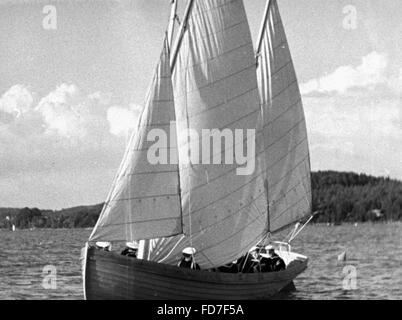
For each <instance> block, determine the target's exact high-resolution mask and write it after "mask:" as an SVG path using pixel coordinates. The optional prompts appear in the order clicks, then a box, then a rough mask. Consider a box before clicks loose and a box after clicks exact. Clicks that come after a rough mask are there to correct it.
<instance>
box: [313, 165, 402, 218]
mask: <svg viewBox="0 0 402 320" xmlns="http://www.w3.org/2000/svg"><path fill="white" fill-rule="evenodd" d="M312 188H313V211H320V212H321V214H320V215H319V216H318V218H317V219H316V221H317V222H330V223H339V222H365V221H377V220H387V221H396V220H402V182H401V181H397V180H392V179H390V178H376V177H372V176H367V175H365V174H355V173H346V172H333V171H325V172H316V173H313V175H312Z"/></svg>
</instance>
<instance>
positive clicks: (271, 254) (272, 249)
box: [265, 245, 275, 256]
mask: <svg viewBox="0 0 402 320" xmlns="http://www.w3.org/2000/svg"><path fill="white" fill-rule="evenodd" d="M265 250H266V252H267V253H268V255H270V256H273V255H274V254H275V249H274V247H273V246H271V245H268V246H266V247H265Z"/></svg>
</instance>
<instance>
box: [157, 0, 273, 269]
mask: <svg viewBox="0 0 402 320" xmlns="http://www.w3.org/2000/svg"><path fill="white" fill-rule="evenodd" d="M255 68H256V61H255V53H254V49H253V45H252V39H251V35H250V30H249V25H248V21H247V17H246V13H245V10H244V6H243V2H242V1H241V0H195V1H194V3H193V7H192V10H191V13H190V16H189V20H188V27H187V31H186V33H185V34H184V38H183V40H182V44H181V47H180V49H179V52H178V56H177V61H176V64H175V69H174V72H173V79H174V81H173V83H174V91H175V107H176V116H177V121H178V136H179V158H180V163H181V164H180V177H181V183H180V184H181V189H182V209H183V232H184V235H185V237H183V236H178V237H175V238H171V239H162V240H160V241H159V243H154V244H153V245H156V247H155V248H154V250H153V252H152V253H151V256H150V258H151V259H152V260H155V261H160V262H164V263H172V264H173V263H177V261H178V259H179V258H180V255H181V251H182V249H183V248H184V247H186V246H193V247H195V248H196V249H197V263H199V264H200V266H201V267H202V268H204V269H205V268H211V267H217V266H220V265H222V264H225V263H228V262H230V261H233V260H235V259H237V258H239V256H240V255H241V254H242V253H244V252H247V251H248V250H249V249H250V248H251V247H252V246H253V245H254V244H255V243H256V242H258V241H259V240H260V239H261V238H262V237H263V236H264V234H265V233H266V231H267V199H266V190H265V188H264V180H263V175H262V174H261V172H260V171H261V166H260V163H259V162H258V161H256V167H255V171H254V172H252V173H251V174H250V175H245V176H241V175H238V174H237V171H236V169H237V168H238V167H239V165H237V164H236V162H235V163H234V164H227V163H222V164H212V163H213V156H214V154H213V151H211V153H210V154H209V155H208V156H206V155H205V153H204V154H202V155H201V154H200V155H199V157H200V160H201V158H202V159H203V161H202V163H203V164H194V163H192V164H191V165H186V164H185V163H183V161H182V160H183V159H184V158H186V157H187V155H188V152H189V151H190V149H191V152H193V150H194V149H192V148H191V147H190V140H189V139H188V129H191V130H194V131H196V132H197V133H198V136H199V137H200V139H202V138H204V137H205V135H203V132H202V130H203V129H218V130H224V129H230V130H231V131H232V132H234V131H235V130H236V129H237V130H242V131H243V133H244V141H243V139H242V140H241V141H236V142H235V143H236V144H242V143H244V149H246V147H245V145H246V131H247V129H253V130H255V131H257V130H258V126H259V125H260V124H261V109H260V102H259V97H258V84H257V78H256V72H255ZM222 141H225V140H224V139H223V140H222ZM257 149H258V146H257ZM242 150H243V148H242ZM202 151H203V152H204V151H205V150H202ZM191 152H190V153H191ZM227 152H229V153H233V145H232V148H230V147H228V146H227V145H226V150H224V152H223V153H222V159H225V155H226V153H227ZM252 158H253V159H252V160H253V161H254V160H255V152H254V153H253V157H252ZM206 160H207V162H208V160H209V162H210V163H211V164H205V163H206Z"/></svg>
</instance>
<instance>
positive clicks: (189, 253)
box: [177, 248, 201, 270]
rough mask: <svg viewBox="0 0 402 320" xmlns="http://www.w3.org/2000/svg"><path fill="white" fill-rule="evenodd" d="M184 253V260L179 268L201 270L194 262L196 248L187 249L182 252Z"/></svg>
mask: <svg viewBox="0 0 402 320" xmlns="http://www.w3.org/2000/svg"><path fill="white" fill-rule="evenodd" d="M182 253H183V258H182V259H181V261H180V262H179V264H178V265H177V266H178V267H179V268H187V269H192V270H201V268H200V266H199V265H198V264H197V263H196V262H195V260H194V255H195V253H196V250H195V249H194V248H185V249H184V250H183V251H182Z"/></svg>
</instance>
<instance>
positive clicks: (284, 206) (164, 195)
mask: <svg viewBox="0 0 402 320" xmlns="http://www.w3.org/2000/svg"><path fill="white" fill-rule="evenodd" d="M176 15H177V1H175V0H173V1H172V14H171V17H170V24H169V26H168V28H167V32H166V37H165V40H164V43H163V50H162V53H161V56H160V59H159V61H158V65H157V68H156V71H155V74H154V77H153V80H152V82H151V85H150V89H149V92H148V95H147V98H146V101H145V105H144V109H143V111H142V114H141V116H140V119H139V122H138V126H137V130H136V132H135V133H134V134H133V136H132V137H131V139H130V141H129V143H128V146H127V149H126V152H125V155H124V158H123V161H122V163H121V165H120V168H119V170H118V173H117V175H116V178H115V180H114V182H113V186H112V188H111V191H110V193H109V195H108V197H107V200H106V202H105V205H104V208H103V210H102V213H101V215H100V217H99V220H98V222H97V224H96V226H95V228H94V230H93V232H92V234H91V236H90V238H89V240H88V243H87V244H86V247H85V248H84V249H83V277H84V279H83V284H84V295H85V298H86V299H139V300H141V299H168V300H171V299H201V300H205V299H218V300H221V299H229V300H238V299H244V300H247V299H268V298H270V297H272V296H274V295H275V294H277V293H278V292H280V291H281V290H282V289H283V288H285V287H286V286H288V285H289V284H292V281H293V280H294V279H295V278H296V277H297V276H298V275H299V274H301V273H302V272H303V271H304V270H305V269H306V268H307V263H308V258H307V257H306V256H304V255H301V254H297V253H295V252H293V251H292V249H291V245H290V242H291V241H292V240H293V239H294V237H295V236H296V235H297V234H298V233H299V232H300V231H301V229H302V228H303V227H304V225H305V224H302V223H300V222H301V221H306V218H307V217H310V219H308V221H310V220H311V203H312V200H311V176H310V175H311V173H310V158H309V147H308V137H307V131H306V121H305V117H304V111H303V105H302V100H301V95H300V92H299V87H298V82H297V78H296V74H295V70H294V66H293V62H292V58H291V55H290V50H289V46H288V42H287V39H286V35H285V31H284V27H283V23H282V20H281V17H280V13H279V9H278V5H277V2H276V0H270V1H268V2H267V5H266V8H265V12H264V17H263V22H262V27H261V31H260V36H259V38H258V43H257V46H256V49H255V48H254V46H253V41H252V37H251V32H250V28H249V24H248V19H247V16H246V12H245V8H244V4H243V1H242V0H189V1H188V2H187V6H186V9H185V12H184V17H183V18H182V19H181V24H180V29H179V30H178V31H177V32H175V31H174V28H175V27H174V25H175V21H176ZM174 34H175V35H176V37H175V41H173V35H174ZM172 124H173V125H172ZM155 128H158V129H161V130H162V131H167V132H169V133H170V140H171V143H169V144H168V147H167V148H165V149H163V150H162V149H161V150H160V153H163V154H165V155H167V156H168V157H169V160H170V161H167V162H166V163H163V161H160V162H159V163H156V164H155V163H153V164H151V163H150V161H149V152H150V149H152V148H154V143H155V142H154V141H149V140H148V139H147V138H149V135H150V133H152V132H153V131H152V130H153V129H155ZM190 129H191V130H192V131H193V132H196V133H198V134H199V136H198V137H202V135H203V133H204V131H203V130H205V129H211V130H213V129H218V130H224V129H229V130H232V131H234V130H242V131H244V132H249V131H250V130H254V132H255V133H256V134H255V136H254V142H255V143H254V144H255V150H254V153H253V154H252V158H251V159H249V160H254V164H255V170H254V171H252V173H251V174H239V171H238V169H239V168H240V167H241V165H240V164H238V163H235V162H233V163H230V162H229V163H226V162H222V163H218V164H211V163H214V162H213V161H212V159H213V156H214V154H213V152H210V153H207V156H205V155H204V154H203V155H202V157H203V160H205V158H206V160H207V161H202V162H201V163H197V162H195V161H193V162H192V161H187V160H188V159H189V157H190V155H191V156H193V155H194V154H193V149H192V148H191V147H192V146H194V145H193V144H192V143H193V141H192V140H191V139H189V134H188V132H189V130H190ZM241 137H242V139H240V141H239V140H235V142H234V144H237V145H240V148H241V150H244V142H245V140H246V139H245V138H244V135H243V136H241ZM247 137H248V135H247ZM242 142H243V144H242ZM237 145H234V146H232V148H228V150H229V152H224V153H225V155H226V154H227V153H230V152H233V151H234V149H236V147H237ZM225 147H226V146H225ZM236 150H238V149H236ZM225 151H227V150H226V149H225ZM192 159H193V158H192ZM208 160H209V161H208ZM293 227H294V230H293V232H292V233H291V236H290V238H289V240H288V241H283V242H275V241H274V240H276V238H275V237H276V236H278V235H279V234H281V233H282V231H285V230H287V229H290V228H293ZM300 227H301V228H300ZM133 241H138V242H139V243H140V250H139V255H138V258H137V259H135V258H131V257H126V256H122V255H120V254H119V252H115V251H113V250H111V247H110V246H109V247H108V250H100V249H99V248H98V247H97V246H96V245H95V244H96V243H97V242H106V243H109V244H113V248H114V247H115V245H117V246H118V245H119V244H121V243H125V242H133ZM268 243H270V244H272V245H274V246H276V248H277V253H278V254H279V255H280V256H281V257H282V258H283V260H284V261H285V263H286V269H285V270H282V271H278V272H266V273H265V272H259V273H242V272H239V273H233V274H229V273H222V272H214V271H212V270H214V269H215V268H218V267H220V266H223V265H225V264H227V263H230V262H232V261H235V260H237V259H239V258H240V257H242V256H244V254H247V252H249V251H250V250H251V248H253V247H254V246H256V245H259V244H260V245H261V244H263V245H266V244H268ZM186 247H192V248H194V249H196V255H195V256H194V259H195V260H196V263H197V264H198V265H199V266H200V267H201V270H190V269H183V268H179V267H178V266H177V263H178V261H179V260H180V258H181V253H182V250H183V249H184V248H186Z"/></svg>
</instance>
